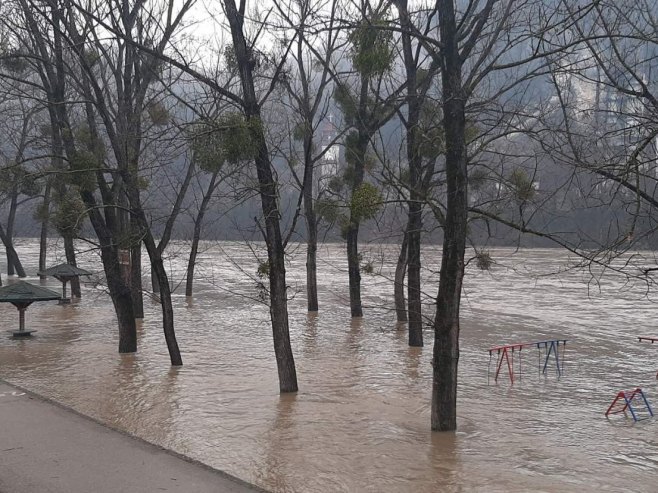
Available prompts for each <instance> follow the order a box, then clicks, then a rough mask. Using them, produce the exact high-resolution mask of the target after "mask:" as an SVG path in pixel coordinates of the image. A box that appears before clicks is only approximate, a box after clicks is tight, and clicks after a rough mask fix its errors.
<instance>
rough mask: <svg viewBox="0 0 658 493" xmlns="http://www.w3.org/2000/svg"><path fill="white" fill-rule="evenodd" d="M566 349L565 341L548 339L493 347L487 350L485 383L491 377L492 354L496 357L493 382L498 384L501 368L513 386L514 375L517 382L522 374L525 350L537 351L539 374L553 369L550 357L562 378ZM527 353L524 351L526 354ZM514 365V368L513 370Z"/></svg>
mask: <svg viewBox="0 0 658 493" xmlns="http://www.w3.org/2000/svg"><path fill="white" fill-rule="evenodd" d="M566 347H567V339H549V340H545V341H535V342H523V343H517V344H505V345H503V346H494V347H492V348H489V366H488V367H487V383H489V380H490V377H491V362H492V361H493V356H494V354H495V355H496V370H495V372H494V382H495V383H498V377H499V376H500V374H501V372H503V373H504V369H503V367H507V374H508V376H509V380H510V383H511V384H512V385H514V378H515V375H517V376H518V378H519V380H520V379H521V375H522V374H523V361H522V351H523V349H526V348H531V349H532V348H536V349H537V360H538V370H539V374H544V375H545V374H546V372H547V371H548V370H549V369H550V368H553V365H552V364H551V365H550V366H549V363H550V361H551V356H553V358H552V359H553V360H554V362H555V366H554V367H555V370H556V372H557V374H558V376H562V373H563V372H564V352H565V350H566ZM527 352H528V351H526V353H527ZM515 364H516V368H515Z"/></svg>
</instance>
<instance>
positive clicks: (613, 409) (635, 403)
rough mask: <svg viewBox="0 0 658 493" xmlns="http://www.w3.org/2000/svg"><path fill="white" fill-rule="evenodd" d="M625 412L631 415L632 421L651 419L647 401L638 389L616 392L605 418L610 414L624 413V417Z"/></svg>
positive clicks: (651, 413)
mask: <svg viewBox="0 0 658 493" xmlns="http://www.w3.org/2000/svg"><path fill="white" fill-rule="evenodd" d="M626 411H628V412H629V413H630V414H631V417H632V418H633V421H640V420H641V419H648V418H652V417H653V411H652V410H651V406H650V405H649V401H648V400H647V397H646V396H645V395H644V392H643V391H642V389H641V388H640V387H636V388H634V389H632V390H621V391H619V392H617V396H616V397H615V400H613V401H612V404H610V407H608V410H607V411H606V412H605V416H606V418H607V417H608V416H610V415H611V414H621V413H624V416H626Z"/></svg>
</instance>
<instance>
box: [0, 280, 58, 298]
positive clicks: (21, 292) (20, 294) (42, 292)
mask: <svg viewBox="0 0 658 493" xmlns="http://www.w3.org/2000/svg"><path fill="white" fill-rule="evenodd" d="M60 298H61V296H60V295H59V293H56V292H55V291H52V290H50V289H48V288H42V287H41V286H35V285H34V284H30V283H29V282H25V281H17V282H13V283H11V284H7V285H6V286H2V287H0V303H32V302H34V301H50V300H58V299H60Z"/></svg>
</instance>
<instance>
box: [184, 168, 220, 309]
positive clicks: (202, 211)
mask: <svg viewBox="0 0 658 493" xmlns="http://www.w3.org/2000/svg"><path fill="white" fill-rule="evenodd" d="M218 176H219V169H218V170H217V171H215V172H214V173H213V174H212V175H211V176H210V183H209V184H208V189H207V190H206V193H204V194H203V198H202V199H201V204H200V205H199V211H198V212H197V216H196V219H195V220H194V235H193V236H192V248H190V258H189V260H188V262H187V277H186V279H185V296H192V292H193V290H194V267H195V266H196V256H197V254H198V252H199V241H200V240H201V227H202V225H203V218H204V216H205V215H206V210H208V204H210V199H211V198H212V194H213V192H214V191H215V188H216V186H217V177H218Z"/></svg>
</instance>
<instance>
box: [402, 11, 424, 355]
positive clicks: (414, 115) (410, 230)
mask: <svg viewBox="0 0 658 493" xmlns="http://www.w3.org/2000/svg"><path fill="white" fill-rule="evenodd" d="M398 4H399V7H400V8H399V9H398V10H399V12H400V23H401V25H402V27H403V31H402V50H403V55H404V66H405V72H406V76H407V108H408V110H407V120H406V122H405V127H406V134H407V135H406V141H407V161H408V162H409V200H408V201H407V206H408V209H409V210H408V220H407V235H406V236H407V261H408V266H407V269H408V272H407V283H408V284H407V297H408V304H409V345H410V346H422V345H423V316H422V305H421V301H420V232H421V229H422V203H421V200H422V199H423V198H424V197H422V196H421V193H420V186H421V181H422V179H421V174H422V169H421V168H422V161H421V155H420V152H419V148H418V147H419V131H420V128H419V125H420V109H421V108H420V105H421V99H420V97H419V94H418V65H417V60H416V59H415V58H414V51H413V42H412V39H411V32H412V22H411V19H410V17H409V12H408V10H407V0H398Z"/></svg>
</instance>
